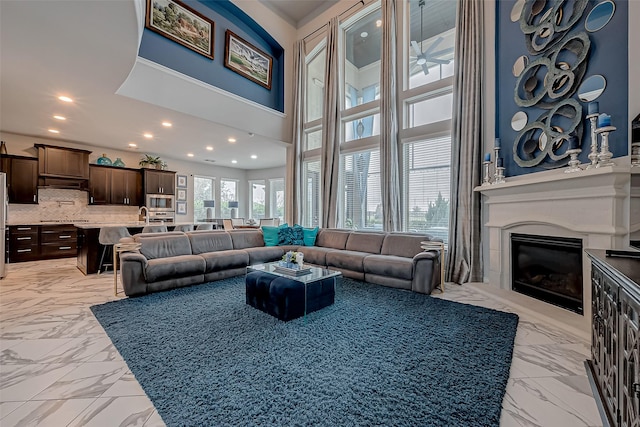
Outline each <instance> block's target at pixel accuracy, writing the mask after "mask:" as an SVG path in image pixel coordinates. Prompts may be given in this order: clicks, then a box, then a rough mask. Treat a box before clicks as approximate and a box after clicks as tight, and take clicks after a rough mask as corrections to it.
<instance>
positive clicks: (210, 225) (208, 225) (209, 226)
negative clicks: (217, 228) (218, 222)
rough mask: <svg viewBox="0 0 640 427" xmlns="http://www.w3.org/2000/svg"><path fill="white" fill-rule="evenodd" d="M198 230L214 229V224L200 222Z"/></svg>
mask: <svg viewBox="0 0 640 427" xmlns="http://www.w3.org/2000/svg"><path fill="white" fill-rule="evenodd" d="M196 230H213V224H198V226H197V227H196Z"/></svg>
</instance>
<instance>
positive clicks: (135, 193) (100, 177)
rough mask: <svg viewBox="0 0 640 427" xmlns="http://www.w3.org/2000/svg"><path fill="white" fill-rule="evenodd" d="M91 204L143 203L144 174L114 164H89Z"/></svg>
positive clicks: (131, 204) (129, 204) (128, 204)
mask: <svg viewBox="0 0 640 427" xmlns="http://www.w3.org/2000/svg"><path fill="white" fill-rule="evenodd" d="M89 204H91V205H125V206H140V205H142V175H141V173H140V171H139V170H136V169H125V168H118V167H113V166H98V165H90V166H89Z"/></svg>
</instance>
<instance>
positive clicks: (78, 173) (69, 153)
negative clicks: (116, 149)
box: [35, 144, 91, 179]
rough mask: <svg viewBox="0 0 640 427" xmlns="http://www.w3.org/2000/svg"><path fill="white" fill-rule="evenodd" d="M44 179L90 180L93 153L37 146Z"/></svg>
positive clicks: (40, 171)
mask: <svg viewBox="0 0 640 427" xmlns="http://www.w3.org/2000/svg"><path fill="white" fill-rule="evenodd" d="M35 147H36V148H37V149H38V159H39V174H40V176H42V177H53V178H76V179H89V154H91V151H87V150H79V149H76V148H67V147H54V146H51V145H44V144H35Z"/></svg>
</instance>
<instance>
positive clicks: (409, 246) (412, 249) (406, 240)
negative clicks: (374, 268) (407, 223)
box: [380, 233, 430, 258]
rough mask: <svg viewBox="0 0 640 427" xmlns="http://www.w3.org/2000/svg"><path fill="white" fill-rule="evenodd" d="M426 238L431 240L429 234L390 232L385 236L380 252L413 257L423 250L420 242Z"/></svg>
mask: <svg viewBox="0 0 640 427" xmlns="http://www.w3.org/2000/svg"><path fill="white" fill-rule="evenodd" d="M425 240H430V236H429V235H428V234H415V233H389V234H387V236H386V237H385V238H384V243H383V244H382V250H381V251H380V254H381V255H395V256H402V257H406V258H413V257H414V256H415V255H417V254H419V253H420V252H423V250H422V248H421V247H420V246H421V244H420V242H424V241H425Z"/></svg>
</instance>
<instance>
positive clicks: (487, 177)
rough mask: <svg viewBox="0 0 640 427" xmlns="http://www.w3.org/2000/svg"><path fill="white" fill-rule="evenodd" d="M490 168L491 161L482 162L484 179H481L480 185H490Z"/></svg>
mask: <svg viewBox="0 0 640 427" xmlns="http://www.w3.org/2000/svg"><path fill="white" fill-rule="evenodd" d="M490 166H491V161H488V160H485V161H484V162H482V167H483V168H484V178H483V179H482V185H490V184H491V174H490V173H489V167H490Z"/></svg>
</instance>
